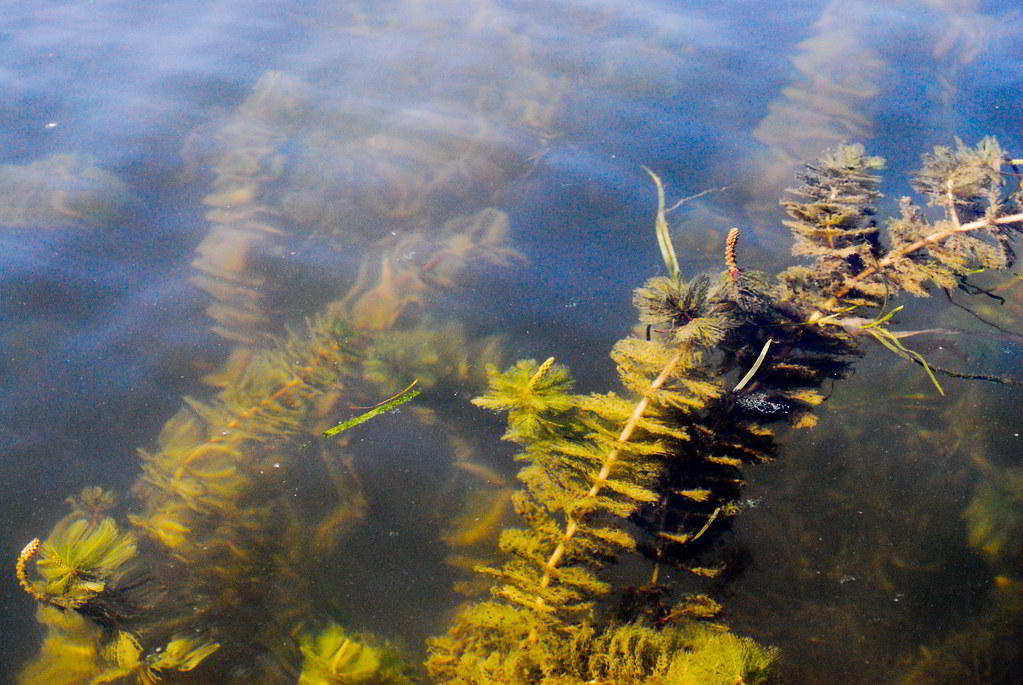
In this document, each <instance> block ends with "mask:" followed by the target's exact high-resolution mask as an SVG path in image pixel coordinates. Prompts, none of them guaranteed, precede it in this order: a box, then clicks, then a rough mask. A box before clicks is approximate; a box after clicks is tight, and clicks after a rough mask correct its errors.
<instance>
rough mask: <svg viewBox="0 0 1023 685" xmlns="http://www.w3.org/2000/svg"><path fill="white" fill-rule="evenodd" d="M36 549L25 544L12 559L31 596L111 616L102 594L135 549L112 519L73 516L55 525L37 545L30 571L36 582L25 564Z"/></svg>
mask: <svg viewBox="0 0 1023 685" xmlns="http://www.w3.org/2000/svg"><path fill="white" fill-rule="evenodd" d="M39 549H40V543H39V541H38V540H33V541H32V542H30V543H29V544H28V545H27V546H26V547H25V549H24V550H23V551H22V553H21V555H20V556H19V558H18V564H17V571H18V581H19V582H20V583H21V586H22V587H23V588H24V589H25V590H26V591H27V592H28V593H29V594H31V595H32V596H34V597H35V598H36V599H38V600H40V601H42V602H46V603H47V604H52V605H54V606H59V607H62V608H64V609H77V610H79V611H82V612H83V613H91V614H94V615H96V616H97V617H98V618H100V619H113V618H116V615H111V612H113V611H115V610H114V609H113V608H112V606H111V604H110V603H109V602H108V601H107V596H109V594H110V593H112V591H113V590H115V589H116V587H117V581H118V580H119V579H120V578H122V577H123V576H124V573H125V566H126V564H127V563H128V562H129V561H131V560H132V559H133V558H134V557H135V555H136V553H137V550H136V546H135V538H134V536H133V535H132V534H131V533H122V532H121V531H120V530H119V529H118V527H117V523H116V522H115V521H114V520H113V519H112V518H105V519H103V520H102V521H101V522H99V523H98V524H93V523H91V522H90V521H88V520H86V519H77V520H75V521H73V522H71V523H65V525H62V526H59V527H57V528H56V529H55V530H54V531H53V533H51V534H50V536H49V537H48V538H47V539H46V542H44V543H42V545H41V550H42V551H41V552H40V555H39V559H38V560H37V561H36V569H37V571H38V572H39V575H40V576H41V580H39V581H32V580H29V579H28V576H27V574H26V571H25V566H26V564H27V563H28V562H29V560H30V559H32V557H34V556H35V554H36V552H37V551H38V550H39Z"/></svg>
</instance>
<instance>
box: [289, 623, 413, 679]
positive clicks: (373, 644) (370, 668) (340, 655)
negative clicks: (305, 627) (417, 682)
mask: <svg viewBox="0 0 1023 685" xmlns="http://www.w3.org/2000/svg"><path fill="white" fill-rule="evenodd" d="M298 644H299V649H300V651H301V652H302V673H301V674H300V675H299V677H298V682H299V685H358V684H361V683H364V684H365V685H411V683H412V681H411V680H410V679H409V677H408V675H407V674H406V671H407V670H408V667H407V666H406V665H405V664H404V663H402V661H401V659H400V658H399V657H398V654H397V652H396V651H395V650H394V649H393V648H391V647H389V646H387V645H385V644H381V643H379V641H378V640H375V639H373V638H372V637H368V636H356V635H349V634H347V633H346V632H345V630H344V629H343V628H342V627H341V626H339V625H338V624H336V623H333V622H332V623H330V624H328V625H327V626H325V627H324V628H323V629H322V630H320V631H318V632H315V633H313V632H309V631H303V632H302V633H301V634H300V635H299V638H298Z"/></svg>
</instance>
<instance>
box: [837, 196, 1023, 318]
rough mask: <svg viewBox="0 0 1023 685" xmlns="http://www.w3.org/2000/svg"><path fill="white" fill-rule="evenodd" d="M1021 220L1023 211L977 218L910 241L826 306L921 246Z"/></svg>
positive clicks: (856, 278) (846, 286) (853, 280)
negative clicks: (959, 234)
mask: <svg viewBox="0 0 1023 685" xmlns="http://www.w3.org/2000/svg"><path fill="white" fill-rule="evenodd" d="M1019 222H1023V213H1020V214H1010V215H1008V216H1000V217H998V218H996V219H988V218H984V219H977V220H976V221H971V222H970V223H968V224H961V225H956V226H954V227H953V228H949V229H947V230H944V231H937V232H936V233H931V234H930V235H927V236H924V237H923V238H920V239H919V240H917V241H916V242H913V243H910V244H909V245H905V246H903V247H900V248H899V249H897V250H893V251H891V252H890V253H888V254H887V255H885V256H884V257H883V258H882V259H880V260H878V262H877V263H876V264H874V265H873V266H870V267H867V268H866V269H864V270H863V271H861V272H859V273H858V274H856V275H855V276H853V277H852V278H850V279H848V280H847V281H846V282H845V284H844V285H843V286H842V287H841V288H839V289H838V290H837V291H836V292H835V294H834V296H832V298H831V299H830V300H829V301H828V304H827V305H826V307H825V308H826V309H829V310H833V309H835V308H836V307H838V306H839V304H838V300H839V298H841V297H844V296H845V295H847V294H848V293H849V291H850V290H852V289H853V287H854V286H855V285H856V283H858V282H860V281H862V280H863V279H865V278H867V277H869V276H873V275H874V274H875V273H877V272H879V271H882V270H884V269H886V268H888V267H889V266H891V265H892V264H894V263H895V262H897V261H899V260H900V259H904V258H905V257H906V256H907V255H910V254H912V253H914V252H916V251H917V250H919V249H921V248H924V247H927V246H928V245H933V244H934V243H940V242H941V241H942V240H945V239H946V238H950V237H952V236H953V235H956V234H957V233H968V232H970V231H976V230H978V229H981V228H987V227H989V226H1000V225H1002V224H1014V223H1019Z"/></svg>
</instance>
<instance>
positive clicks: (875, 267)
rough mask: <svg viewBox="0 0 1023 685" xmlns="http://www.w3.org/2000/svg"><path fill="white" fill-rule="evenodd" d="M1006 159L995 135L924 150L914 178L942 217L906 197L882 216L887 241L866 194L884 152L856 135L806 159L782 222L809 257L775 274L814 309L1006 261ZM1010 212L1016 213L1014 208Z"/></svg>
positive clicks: (876, 297) (912, 288)
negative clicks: (896, 210) (854, 141)
mask: <svg viewBox="0 0 1023 685" xmlns="http://www.w3.org/2000/svg"><path fill="white" fill-rule="evenodd" d="M1007 164H1008V159H1007V157H1006V155H1005V153H1004V152H1003V151H1002V149H1001V147H1000V146H999V145H998V143H997V141H995V140H994V138H984V139H983V140H981V141H980V142H979V143H978V144H977V145H976V147H972V148H971V147H969V146H967V145H964V144H963V143H962V141H957V147H956V149H955V150H952V149H949V148H946V147H940V146H939V147H936V148H934V152H933V153H931V154H927V155H924V166H923V168H922V169H920V170H919V171H917V172H916V173H915V175H914V178H913V185H914V187H915V188H916V189H917V190H918V191H919V192H920V193H922V194H923V195H924V196H925V197H926V198H927V201H928V203H929V204H930V205H933V206H937V207H940V208H941V209H942V210H943V213H944V218H942V219H939V220H936V221H931V220H929V219H928V218H927V217H925V216H924V214H923V212H921V211H920V210H919V209H918V208H917V207H916V206H915V205H914V204H913V203H912V201H911V200H910V199H909V198H903V199H902V203H901V205H902V210H901V216H899V217H897V218H893V219H892V220H890V221H889V223H888V243H889V244H888V245H887V247H882V246H881V244H880V242H879V241H878V238H877V230H878V229H877V227H876V225H875V221H874V218H873V217H874V213H875V209H874V207H873V201H874V199H875V198H877V197H879V195H880V193H878V191H877V188H878V184H879V180H880V179H879V177H878V176H877V175H876V174H873V173H871V172H872V171H873V170H876V169H880V168H881V167H882V166H883V160H881V159H880V158H877V157H868V156H866V155H865V154H864V152H863V147H862V146H860V145H842V146H839V147H838V148H837V149H836V150H835V151H833V152H830V153H828V154H826V155H825V156H824V157H822V158H821V160H820V161H818V162H817V163H815V164H809V165H807V171H806V173H805V175H804V181H805V182H804V184H803V185H801V186H800V187H799V188H797V189H795V190H792V191H790V192H791V193H793V194H794V195H796V196H797V199H793V200H787V201H785V202H783V203H782V204H783V205H784V206H785V209H786V211H787V212H788V214H789V216H791V217H792V219H793V220H792V221H787V222H785V223H786V225H787V226H788V227H789V228H790V229H791V230H792V232H793V234H794V236H795V237H796V244H795V247H794V248H793V253H794V254H805V255H809V256H812V257H814V258H815V263H814V265H813V267H812V268H808V267H793V268H791V269H789V270H787V271H786V272H785V273H783V274H782V279H783V280H784V281H785V283H786V285H787V287H788V292H787V293H786V295H785V297H786V298H787V299H790V300H792V301H795V302H798V303H800V304H804V305H806V306H808V307H810V308H811V309H819V310H822V311H823V310H827V311H835V310H838V309H841V308H842V307H845V306H849V305H868V306H878V305H880V304H881V303H882V302H884V301H885V300H886V299H887V298H888V297H889V296H891V295H893V294H895V293H896V292H897V291H898V290H900V289H901V290H906V291H908V292H910V293H912V294H914V295H920V296H923V295H927V294H928V291H927V284H928V283H929V282H933V283H935V284H937V285H939V286H942V287H954V286H955V285H956V284H957V282H958V279H959V278H960V277H965V276H966V275H967V274H969V273H970V272H971V271H972V270H975V269H984V268H994V269H1004V268H1007V267H1009V266H1011V265H1012V261H1013V251H1012V249H1011V247H1010V245H1009V241H1010V239H1011V238H1012V237H1013V236H1014V235H1015V234H1016V233H1018V232H1019V231H1020V228H1021V225H1023V215H1020V214H1019V212H1020V210H1021V206H1020V197H1019V193H1018V192H1014V191H1015V189H1013V188H1011V187H1008V185H1007V181H1008V179H1010V178H1011V177H1012V174H1008V173H1003V167H1005V166H1006V165H1007ZM1014 212H1015V214H1014Z"/></svg>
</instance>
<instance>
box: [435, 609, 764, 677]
mask: <svg viewBox="0 0 1023 685" xmlns="http://www.w3.org/2000/svg"><path fill="white" fill-rule="evenodd" d="M470 614H472V616H470ZM524 628H528V625H526V624H523V622H522V621H521V620H520V617H519V616H517V615H516V612H515V609H514V608H512V607H510V606H507V605H499V604H496V603H493V602H484V603H480V604H477V605H475V606H472V607H469V608H467V609H464V610H463V611H462V612H461V613H460V614H459V616H458V618H457V619H456V623H455V627H454V629H453V630H452V631H451V632H450V633H449V634H448V635H447V636H445V637H443V638H436V639H434V640H432V641H431V643H430V648H431V657H430V660H429V661H427V668H428V670H429V671H430V673H431V675H432V676H434V677H435V678H437V679H439V680H441V681H442V682H446V683H453V684H457V685H498V684H504V685H516V684H526V683H536V684H539V683H543V684H544V685H584V684H585V683H615V685H734V684H735V683H744V684H746V685H754V684H757V683H767V682H770V679H771V677H772V674H773V672H774V667H775V665H776V661H777V657H778V655H777V650H774V649H766V648H764V647H761V646H760V645H758V644H757V643H755V642H754V641H752V640H749V639H746V638H740V637H737V636H735V635H733V634H731V633H729V632H724V631H721V630H717V629H714V628H711V627H708V626H705V625H702V624H699V623H693V622H686V623H683V624H681V625H671V626H666V627H661V628H655V627H652V626H647V625H642V624H635V623H627V624H612V625H609V626H604V627H600V628H598V627H596V626H594V625H592V624H582V625H578V626H575V627H573V628H571V629H570V630H569V631H567V632H564V633H560V634H557V635H556V636H553V635H552V636H547V637H546V638H530V636H529V633H528V631H526V632H523V629H524Z"/></svg>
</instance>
